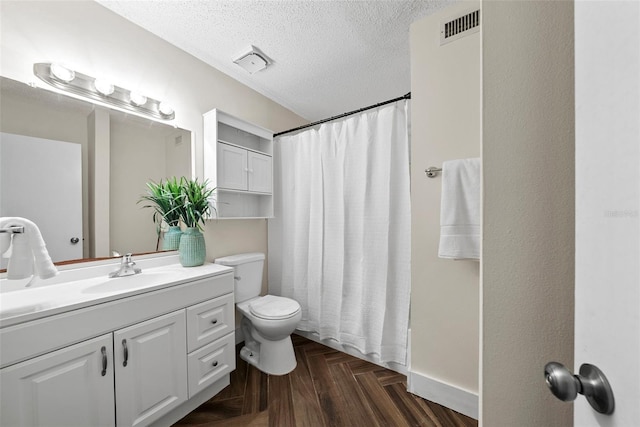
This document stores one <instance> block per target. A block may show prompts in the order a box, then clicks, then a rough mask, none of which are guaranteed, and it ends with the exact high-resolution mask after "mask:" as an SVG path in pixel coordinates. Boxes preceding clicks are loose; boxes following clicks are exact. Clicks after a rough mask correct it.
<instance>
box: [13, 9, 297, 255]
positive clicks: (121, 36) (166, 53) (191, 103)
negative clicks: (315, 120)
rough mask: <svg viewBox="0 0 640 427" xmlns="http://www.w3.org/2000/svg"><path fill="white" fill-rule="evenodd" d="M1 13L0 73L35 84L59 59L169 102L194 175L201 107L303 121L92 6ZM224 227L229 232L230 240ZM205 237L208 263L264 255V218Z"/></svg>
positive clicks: (275, 123) (266, 119)
mask: <svg viewBox="0 0 640 427" xmlns="http://www.w3.org/2000/svg"><path fill="white" fill-rule="evenodd" d="M0 12H1V13H0V15H1V18H0V19H1V20H2V21H1V28H0V43H1V49H2V50H1V52H0V53H1V56H2V62H1V64H0V74H1V75H3V76H5V77H9V78H12V79H14V80H19V81H23V82H28V81H38V82H39V80H37V79H36V78H35V77H34V76H33V72H32V67H33V64H34V63H35V62H60V63H64V64H67V65H68V66H70V67H72V68H75V69H77V70H79V71H80V72H82V73H84V74H88V75H93V76H97V75H104V76H109V77H110V78H112V80H113V81H114V83H115V84H117V85H118V86H122V87H127V88H132V89H135V88H137V89H138V90H140V91H141V92H143V93H146V94H147V95H148V96H150V97H152V98H156V99H161V100H166V101H167V102H170V103H171V104H172V105H173V106H174V108H175V111H176V120H175V124H176V125H177V126H178V127H181V128H184V129H188V130H190V131H192V132H193V138H194V142H195V144H194V145H195V150H196V163H195V172H196V175H197V176H202V175H203V159H202V147H203V139H202V114H203V113H204V112H206V111H209V110H211V109H213V108H220V109H221V110H223V111H225V112H227V113H230V114H232V115H235V116H238V117H240V118H243V119H245V120H249V121H251V122H254V123H256V124H258V125H260V126H263V127H265V128H268V129H271V130H273V131H275V132H277V131H282V130H286V129H289V128H292V127H295V126H299V125H301V124H304V123H305V120H303V119H302V118H301V117H299V116H297V115H295V114H293V113H292V112H291V111H289V110H287V109H285V108H283V107H282V106H280V105H278V104H276V103H275V102H273V101H271V100H269V99H267V98H266V97H264V96H262V95H260V94H258V93H257V92H255V91H253V90H252V89H249V88H248V87H246V86H244V85H242V84H240V83H238V82H237V81H235V80H233V79H231V78H230V77H228V76H227V75H225V74H222V73H221V72H219V71H217V70H216V69H214V68H212V67H210V66H208V65H206V64H205V63H203V62H201V61H199V60H197V59H195V58H194V57H192V56H190V55H189V54H187V53H185V52H183V51H181V50H180V49H178V48H176V47H174V46H171V45H169V44H168V43H166V42H165V41H163V40H161V39H159V38H158V37H156V36H154V35H153V34H151V33H149V32H147V31H144V30H142V29H141V28H139V27H137V26H136V25H134V24H132V23H130V22H128V21H126V20H124V19H123V18H121V17H120V16H118V15H116V14H114V13H112V12H111V11H109V10H107V9H105V8H104V7H102V6H100V5H99V4H97V3H94V2H91V1H56V2H47V1H44V2H19V1H17V2H11V1H3V2H1V3H0ZM38 84H42V85H43V86H44V83H41V82H40V83H38ZM227 231H233V238H232V239H231V238H229V239H228V237H229V236H228V234H227ZM205 239H206V243H207V259H208V260H210V259H213V258H214V257H217V256H223V255H229V254H231V253H233V252H235V251H262V252H266V250H267V237H266V221H264V220H247V221H242V222H241V225H237V224H233V221H230V222H227V221H218V222H216V221H212V222H211V223H210V224H208V226H207V228H206V230H205ZM229 240H233V242H230V241H229ZM224 242H226V243H224Z"/></svg>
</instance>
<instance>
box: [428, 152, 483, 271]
mask: <svg viewBox="0 0 640 427" xmlns="http://www.w3.org/2000/svg"><path fill="white" fill-rule="evenodd" d="M480 168H481V165H480V159H479V158H473V159H461V160H450V161H446V162H443V163H442V204H441V206H440V245H439V248H438V256H439V257H440V258H448V259H480Z"/></svg>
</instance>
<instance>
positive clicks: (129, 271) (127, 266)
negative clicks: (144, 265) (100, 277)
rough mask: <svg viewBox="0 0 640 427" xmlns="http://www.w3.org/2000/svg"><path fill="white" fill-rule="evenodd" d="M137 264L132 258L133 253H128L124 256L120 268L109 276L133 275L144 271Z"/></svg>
mask: <svg viewBox="0 0 640 427" xmlns="http://www.w3.org/2000/svg"><path fill="white" fill-rule="evenodd" d="M135 265H136V263H135V262H133V261H132V260H131V254H126V255H125V256H123V257H122V262H121V263H120V268H119V269H117V270H116V271H113V272H111V273H109V277H124V276H133V275H134V274H140V273H142V269H140V268H136V267H135Z"/></svg>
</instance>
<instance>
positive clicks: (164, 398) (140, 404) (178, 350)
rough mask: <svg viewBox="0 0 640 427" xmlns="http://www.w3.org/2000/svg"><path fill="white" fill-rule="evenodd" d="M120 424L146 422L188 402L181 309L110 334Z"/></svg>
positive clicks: (185, 352) (184, 332) (185, 340)
mask: <svg viewBox="0 0 640 427" xmlns="http://www.w3.org/2000/svg"><path fill="white" fill-rule="evenodd" d="M113 339H114V353H115V365H116V367H115V371H116V408H117V423H118V426H138V425H148V424H150V423H152V422H153V421H155V420H157V419H158V418H160V417H162V416H163V415H165V414H166V413H168V412H169V411H171V410H172V409H174V408H175V407H177V406H178V405H180V404H181V403H182V402H184V401H185V400H187V344H186V343H187V337H186V320H185V312H184V310H180V311H176V312H174V313H169V314H166V315H164V316H160V317H158V318H155V319H151V320H148V321H146V322H142V323H139V324H137V325H134V326H131V327H128V328H125V329H121V330H119V331H116V332H114V333H113Z"/></svg>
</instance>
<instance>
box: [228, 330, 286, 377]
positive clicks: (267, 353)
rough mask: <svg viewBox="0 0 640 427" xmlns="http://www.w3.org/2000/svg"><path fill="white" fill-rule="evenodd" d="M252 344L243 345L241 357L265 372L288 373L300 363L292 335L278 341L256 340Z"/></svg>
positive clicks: (274, 373)
mask: <svg viewBox="0 0 640 427" xmlns="http://www.w3.org/2000/svg"><path fill="white" fill-rule="evenodd" d="M251 344H252V345H245V346H244V347H242V350H240V358H241V359H242V360H244V361H245V362H247V363H249V364H250V365H253V366H255V367H256V368H257V369H258V370H260V371H262V372H264V373H265V374H269V375H286V374H288V373H289V372H291V371H293V370H294V369H295V368H296V366H297V364H298V363H297V362H296V355H295V353H294V351H293V344H292V343H291V337H286V338H284V339H282V340H278V341H261V342H257V341H254V342H252V343H251ZM256 344H257V345H256ZM252 347H254V348H252ZM255 347H258V349H256V348H255Z"/></svg>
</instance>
